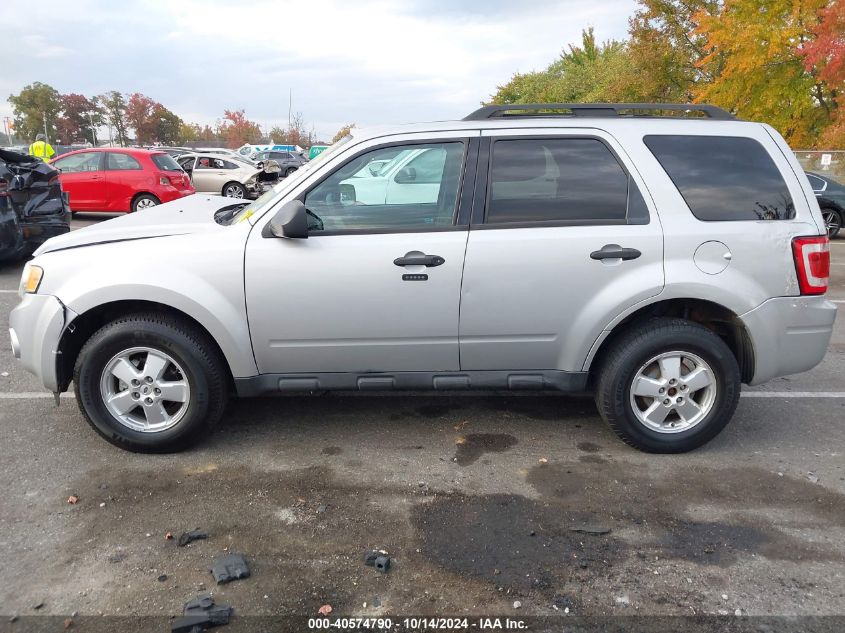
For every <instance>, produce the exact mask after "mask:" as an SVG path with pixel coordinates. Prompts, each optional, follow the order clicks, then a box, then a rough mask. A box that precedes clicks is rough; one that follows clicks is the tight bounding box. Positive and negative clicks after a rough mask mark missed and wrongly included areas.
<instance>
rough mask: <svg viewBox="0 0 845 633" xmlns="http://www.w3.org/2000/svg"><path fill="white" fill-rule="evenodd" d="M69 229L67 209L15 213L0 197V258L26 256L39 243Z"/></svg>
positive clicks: (1, 259) (14, 258)
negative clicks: (52, 213) (52, 211)
mask: <svg viewBox="0 0 845 633" xmlns="http://www.w3.org/2000/svg"><path fill="white" fill-rule="evenodd" d="M68 231H70V213H69V212H68V211H66V210H60V211H59V213H58V214H56V215H37V216H30V217H25V218H20V217H18V214H17V213H15V211H14V209H11V208H8V207H4V206H3V202H2V199H0V261H8V260H16V259H22V258H24V257H29V256H30V255H31V254H32V253H33V252H34V251H35V250H36V249H37V248H38V247H39V246H41V245H42V244H43V243H44V242H46V241H47V240H49V239H50V238H51V237H56V236H57V235H64V234H65V233H67V232H68Z"/></svg>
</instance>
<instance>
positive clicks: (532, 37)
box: [0, 0, 635, 137]
mask: <svg viewBox="0 0 845 633" xmlns="http://www.w3.org/2000/svg"><path fill="white" fill-rule="evenodd" d="M634 8H635V0H593V2H584V1H583V0H534V1H533V2H531V3H522V2H515V1H514V0H465V1H461V0H394V1H392V2H389V1H380V0H354V1H350V0H346V1H343V0H310V1H309V0H295V1H285V0H275V1H273V0H249V1H243V0H240V1H235V0H178V1H177V2H173V1H171V0H127V1H124V2H116V1H114V0H63V1H54V0H28V1H21V0H7V1H6V2H4V3H3V12H2V13H3V16H2V23H3V35H2V37H0V54H2V60H3V61H2V65H1V66H0V67H2V69H3V70H2V72H0V116H7V115H10V114H11V107H10V105H9V104H8V102H7V98H8V96H9V94H14V93H17V92H18V91H19V90H20V89H21V88H22V87H23V86H25V85H26V84H28V83H31V82H33V81H42V82H45V83H48V84H50V85H52V86H53V87H55V88H56V89H57V90H59V92H62V93H66V92H77V93H82V94H85V95H86V96H92V95H96V94H101V93H103V92H105V91H107V90H119V91H121V92H142V93H144V94H146V95H148V96H150V97H152V98H153V99H155V100H157V101H160V102H161V103H163V104H164V105H165V106H167V107H168V108H170V109H171V110H173V111H174V112H176V114H178V115H179V116H181V117H182V118H183V119H185V120H187V121H194V122H199V123H213V122H214V121H215V120H216V119H218V118H220V117H221V116H222V113H223V110H224V109H241V108H244V109H246V113H247V116H248V117H249V118H251V119H253V120H255V121H257V122H258V123H260V124H261V125H262V126H273V125H276V124H282V125H285V124H286V123H287V117H288V91H289V90H292V91H293V109H294V111H299V112H302V114H303V116H304V117H305V120H306V122H307V124H308V126H309V127H310V126H311V125H313V126H314V127H315V129H316V131H317V133H318V134H319V135H320V136H321V137H331V136H332V135H333V134H334V132H335V131H336V130H337V129H338V128H339V127H340V126H341V125H342V124H344V123H347V122H352V121H354V122H357V123H358V124H359V125H366V124H380V123H400V122H407V121H425V120H439V119H451V118H460V117H462V116H464V115H465V114H467V113H468V112H470V111H471V110H473V109H474V108H476V107H477V106H478V105H479V102H480V101H481V100H483V99H485V98H487V97H488V96H489V95H490V94H491V93H492V92H494V91H495V89H496V86H497V85H499V84H501V83H504V82H506V81H507V80H508V78H509V77H510V76H511V74H512V73H513V72H515V71H523V72H524V71H528V70H532V69H539V68H543V67H544V66H546V65H547V64H548V63H549V62H550V61H551V60H552V59H553V58H554V57H555V56H556V55H557V54H558V53H559V52H560V50H561V49H562V48H563V47H564V45H565V44H568V43H571V42H577V41H578V40H579V39H580V31H581V29H582V28H584V27H586V26H593V27H595V30H596V35H597V37H598V38H599V39H601V40H604V39H609V38H620V37H623V36H624V35H625V31H626V27H627V19H628V16H629V15H630V14H631V13H632V12H633V10H634ZM0 129H2V126H0Z"/></svg>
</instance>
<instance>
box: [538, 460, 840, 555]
mask: <svg viewBox="0 0 845 633" xmlns="http://www.w3.org/2000/svg"><path fill="white" fill-rule="evenodd" d="M589 457H597V456H595V455H590V456H589ZM527 481H528V483H529V484H531V485H532V486H533V487H534V488H535V489H536V490H537V491H538V492H539V493H540V495H541V496H542V498H544V499H546V500H548V501H550V502H551V503H564V504H566V506H567V507H572V506H573V505H577V507H578V508H579V509H580V510H582V511H584V512H587V513H594V514H595V515H596V516H598V517H600V518H601V520H602V521H606V522H609V523H611V524H615V526H616V527H615V528H614V532H615V534H618V532H619V531H620V530H624V531H625V537H626V540H627V541H628V542H629V543H631V544H637V545H638V549H640V550H643V551H649V552H651V553H652V554H653V555H655V556H660V557H661V558H674V559H683V560H688V561H691V562H694V563H699V564H704V565H718V566H726V565H731V564H733V563H735V562H736V560H737V558H738V557H739V556H741V555H743V554H756V555H761V556H765V557H766V558H769V559H773V560H789V561H802V560H814V561H840V560H843V559H844V557H843V554H842V552H840V551H836V550H825V551H823V550H821V549H819V547H818V546H811V545H808V544H807V543H805V542H803V541H801V540H799V539H797V538H795V537H793V536H791V535H789V534H788V533H787V532H786V531H785V530H781V529H779V528H778V526H777V525H776V524H774V523H773V522H772V521H771V520H770V519H769V520H765V519H761V518H760V517H765V516H769V517H771V516H777V515H778V513H782V512H783V510H791V511H793V512H795V513H796V514H798V515H801V516H812V517H815V519H816V521H815V522H816V524H817V525H818V527H820V528H823V529H825V528H829V527H831V526H842V525H843V524H845V496H844V495H840V494H838V493H835V492H832V491H830V490H827V489H825V488H822V487H820V486H817V485H814V484H811V483H810V482H805V481H803V480H799V479H794V478H790V477H780V476H778V475H777V474H776V473H772V472H768V471H765V470H762V469H759V468H725V469H718V470H717V469H709V468H697V469H681V470H678V471H676V472H674V473H673V475H672V477H671V478H661V477H660V476H655V475H650V474H649V472H648V469H647V468H646V467H644V466H641V465H635V464H624V463H618V462H607V461H605V462H603V463H593V462H592V461H586V460H579V462H578V463H577V464H565V463H557V464H543V465H540V466H536V467H534V468H532V470H531V471H529V473H528V477H527ZM711 508H713V509H715V511H716V513H717V515H718V516H719V517H723V516H724V517H728V518H726V519H725V520H723V521H717V520H711V521H700V520H695V519H694V518H693V516H694V515H695V516H699V515H696V514H695V512H696V510H699V511H700V510H701V509H706V512H711V513H712V511H711V510H710V509H711ZM784 527H786V528H787V529H788V528H789V527H790V526H789V523H788V521H785V526H784ZM623 549H624V548H623Z"/></svg>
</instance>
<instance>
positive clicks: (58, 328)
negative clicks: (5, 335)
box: [9, 294, 76, 393]
mask: <svg viewBox="0 0 845 633" xmlns="http://www.w3.org/2000/svg"><path fill="white" fill-rule="evenodd" d="M75 318H76V314H74V313H73V312H72V311H71V310H69V309H68V308H67V307H65V305H64V304H63V303H62V302H61V301H59V300H58V298H56V297H54V296H52V295H39V294H27V295H24V297H23V299H22V300H21V302H20V303H19V304H18V305H17V307H15V309H14V310H12V313H11V314H10V315H9V337H10V338H11V340H12V352H13V353H14V355H15V358H17V359H18V360H19V361H20V362H21V365H23V367H24V369H26V370H27V371H28V372H30V373H31V374H35V376H37V377H38V378H39V379H40V380H41V382H42V384H43V385H44V386H45V387H46V388H47V389H49V390H50V391H52V392H53V393H56V392H58V391H59V379H58V372H57V369H56V367H57V363H56V355H57V354H59V353H60V352H59V341H60V339H61V337H62V332H63V331H64V329H65V325H66V324H68V323H70V322H71V321H73V319H75Z"/></svg>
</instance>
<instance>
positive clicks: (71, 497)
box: [67, 495, 79, 505]
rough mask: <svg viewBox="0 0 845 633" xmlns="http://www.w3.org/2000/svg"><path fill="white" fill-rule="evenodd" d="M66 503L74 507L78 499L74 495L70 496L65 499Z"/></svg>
mask: <svg viewBox="0 0 845 633" xmlns="http://www.w3.org/2000/svg"><path fill="white" fill-rule="evenodd" d="M67 502H68V503H69V504H70V505H76V504H77V503H79V497H77V496H76V495H71V496H69V497H68V498H67Z"/></svg>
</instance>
